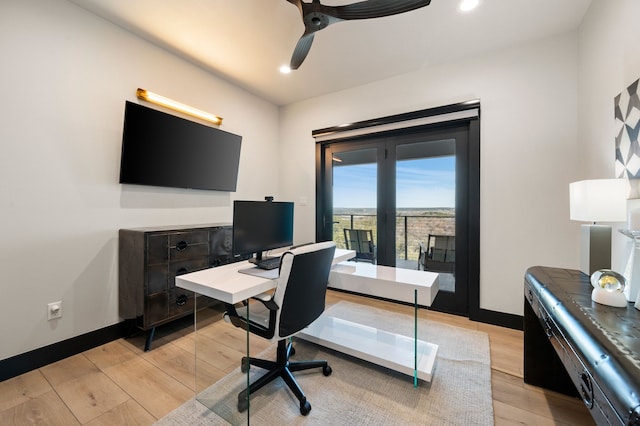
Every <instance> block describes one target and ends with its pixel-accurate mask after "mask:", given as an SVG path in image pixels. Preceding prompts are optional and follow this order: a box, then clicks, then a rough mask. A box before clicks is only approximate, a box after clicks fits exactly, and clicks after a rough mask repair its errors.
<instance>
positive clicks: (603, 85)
mask: <svg viewBox="0 0 640 426" xmlns="http://www.w3.org/2000/svg"><path fill="white" fill-rule="evenodd" d="M638 16H640V2H638V1H637V0H619V1H615V2H610V1H594V2H593V3H592V4H591V7H590V8H589V11H588V12H587V14H586V16H585V18H584V20H583V22H582V24H581V26H580V31H579V40H580V42H579V62H578V64H579V70H580V72H579V85H578V87H579V97H578V99H579V102H578V141H579V148H580V149H579V154H580V161H579V168H578V173H579V178H580V179H595V178H613V177H615V171H614V161H615V140H614V137H615V131H616V129H615V124H614V123H615V122H614V117H613V107H614V98H615V97H616V96H617V95H618V94H619V93H621V92H622V91H624V90H626V88H627V87H628V86H629V85H630V84H631V83H633V82H634V81H636V80H637V79H638V78H640V51H639V50H638V46H639V45H640V32H639V31H638V27H637V17H638ZM638 206H640V200H637V199H636V200H630V201H629V205H628V207H629V208H636V207H638ZM619 226H625V224H619ZM613 240H614V242H613V253H612V254H613V259H612V262H611V264H612V265H611V266H612V268H613V269H615V270H617V271H621V272H622V271H624V268H625V265H626V262H627V259H628V257H629V254H630V250H632V242H631V240H630V239H628V238H626V237H624V236H622V235H621V234H619V233H617V232H614V233H613Z"/></svg>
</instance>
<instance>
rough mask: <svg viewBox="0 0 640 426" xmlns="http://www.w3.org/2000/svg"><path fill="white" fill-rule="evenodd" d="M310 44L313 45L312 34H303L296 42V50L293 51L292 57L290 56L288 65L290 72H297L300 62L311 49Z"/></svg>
mask: <svg viewBox="0 0 640 426" xmlns="http://www.w3.org/2000/svg"><path fill="white" fill-rule="evenodd" d="M311 43H313V33H304V34H303V35H302V37H300V40H298V44H296V48H295V49H294V50H293V55H292V56H291V63H290V64H289V68H290V69H292V70H297V69H298V68H299V67H300V65H302V62H303V61H304V59H305V58H306V57H307V54H308V53H309V49H311Z"/></svg>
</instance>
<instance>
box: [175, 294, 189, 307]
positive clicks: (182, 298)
mask: <svg viewBox="0 0 640 426" xmlns="http://www.w3.org/2000/svg"><path fill="white" fill-rule="evenodd" d="M186 304H187V296H186V295H185V294H181V295H180V296H178V297H176V305H178V306H184V305H186Z"/></svg>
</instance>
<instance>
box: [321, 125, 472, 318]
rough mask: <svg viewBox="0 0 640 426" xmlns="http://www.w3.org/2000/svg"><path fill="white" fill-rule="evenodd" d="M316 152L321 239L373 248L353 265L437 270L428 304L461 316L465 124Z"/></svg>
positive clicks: (338, 144)
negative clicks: (435, 292) (436, 283)
mask: <svg viewBox="0 0 640 426" xmlns="http://www.w3.org/2000/svg"><path fill="white" fill-rule="evenodd" d="M320 153H321V158H322V159H323V160H324V161H322V162H321V163H319V164H322V168H323V170H322V171H321V173H319V174H318V175H319V176H322V182H321V185H320V186H319V188H320V191H319V192H318V198H319V199H318V205H319V206H321V209H322V218H323V220H322V223H321V224H319V226H320V228H321V229H319V235H321V238H322V239H327V240H329V239H331V240H334V241H336V243H337V244H338V246H339V247H343V248H351V249H355V250H356V252H358V251H360V250H362V251H367V250H368V249H369V248H372V250H373V255H372V256H369V255H367V254H366V253H363V254H359V256H358V257H359V259H358V261H369V262H373V263H376V264H379V265H386V266H395V267H397V268H407V269H416V270H417V269H420V270H429V271H433V272H438V273H439V274H440V275H439V280H440V291H439V295H438V297H437V298H436V303H435V304H434V305H438V306H439V307H440V308H441V310H446V311H449V312H456V313H462V314H467V312H468V288H467V287H468V285H467V284H468V282H467V276H468V274H467V272H466V268H467V263H468V250H467V247H468V235H469V234H468V223H469V218H468V212H469V209H468V200H469V193H468V189H469V186H468V183H467V182H468V180H469V173H468V167H467V163H468V126H464V125H463V126H460V125H448V126H442V125H441V126H437V127H435V128H429V129H427V128H424V129H421V130H420V131H418V132H415V131H414V132H404V133H394V134H386V135H374V136H366V137H360V138H358V139H352V140H344V139H343V140H340V141H336V142H330V143H325V144H322V145H321V147H320ZM354 232H355V234H354ZM361 234H362V235H361ZM354 235H355V236H354ZM368 235H371V237H368ZM368 240H372V241H371V243H370V244H368ZM476 255H477V254H476Z"/></svg>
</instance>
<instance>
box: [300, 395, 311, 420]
mask: <svg viewBox="0 0 640 426" xmlns="http://www.w3.org/2000/svg"><path fill="white" fill-rule="evenodd" d="M310 411H311V404H309V401H307V400H306V399H305V400H304V402H301V403H300V414H302V415H303V416H306V415H307V414H309V412H310Z"/></svg>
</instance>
